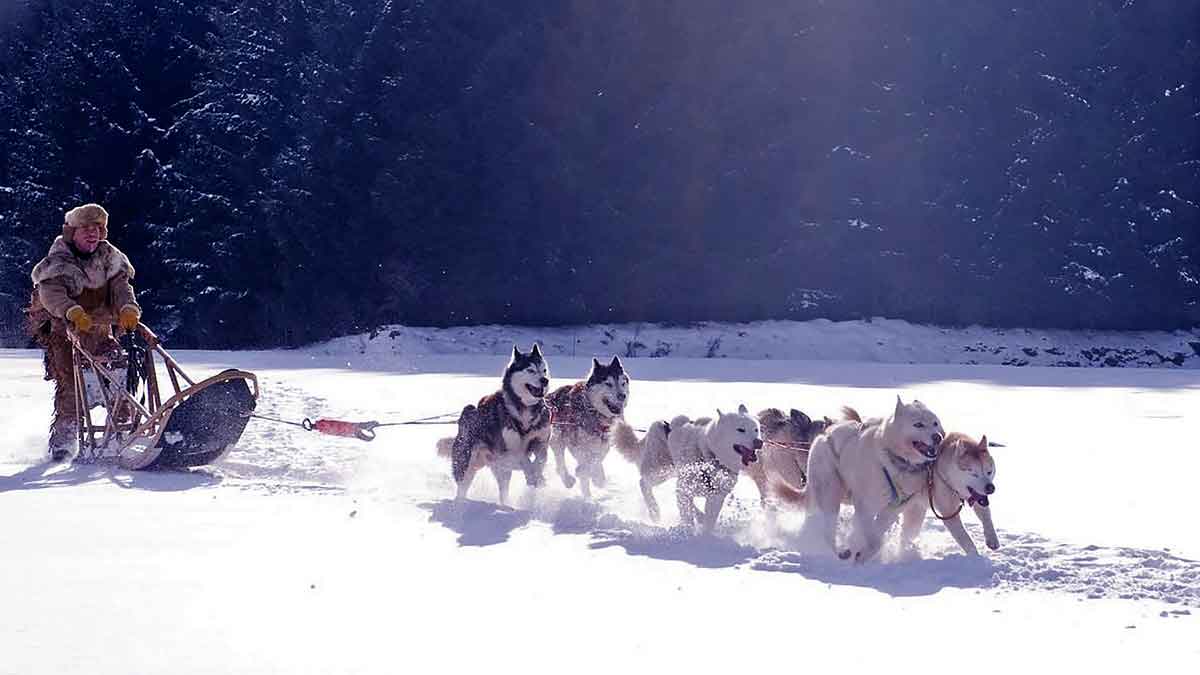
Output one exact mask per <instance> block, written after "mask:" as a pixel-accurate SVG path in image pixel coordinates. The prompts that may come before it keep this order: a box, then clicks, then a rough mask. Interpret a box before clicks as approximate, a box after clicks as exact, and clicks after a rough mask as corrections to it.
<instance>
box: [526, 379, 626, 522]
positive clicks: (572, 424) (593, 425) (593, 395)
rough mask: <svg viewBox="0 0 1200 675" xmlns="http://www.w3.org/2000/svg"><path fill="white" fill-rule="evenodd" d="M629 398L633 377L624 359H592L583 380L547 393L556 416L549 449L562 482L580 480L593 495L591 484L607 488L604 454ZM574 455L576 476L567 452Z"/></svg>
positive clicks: (581, 486)
mask: <svg viewBox="0 0 1200 675" xmlns="http://www.w3.org/2000/svg"><path fill="white" fill-rule="evenodd" d="M628 402H629V375H628V374H626V372H625V367H624V366H623V365H622V364H621V359H619V358H617V357H615V356H614V357H613V360H612V362H610V363H609V364H608V365H604V364H602V363H600V361H598V360H596V359H592V369H591V371H590V372H589V373H588V376H587V379H585V380H583V381H582V382H576V383H575V384H571V385H567V386H565V387H559V388H558V389H555V390H554V391H553V392H551V393H550V395H549V396H547V397H546V403H547V405H548V406H549V407H550V412H551V415H552V418H553V423H552V425H551V426H552V429H551V431H550V449H551V450H553V451H554V464H555V467H556V468H557V470H558V475H559V477H560V478H561V479H562V482H563V485H565V486H566V487H567V488H571V487H573V486H574V485H575V480H576V477H578V479H579V491H580V492H581V493H583V498H584V499H591V496H592V492H591V485H593V484H594V485H595V486H596V487H600V488H603V487H604V486H605V484H606V483H607V482H608V479H607V476H605V474H604V458H605V456H607V455H608V450H609V447H610V444H609V433H610V431H611V429H612V424H613V421H614V420H616V419H620V417H621V415H622V414H623V413H624V412H625V406H626V404H627V403H628ZM567 450H570V451H571V456H572V457H573V458H574V459H575V465H576V466H575V474H576V475H575V476H572V475H571V472H570V471H569V470H568V469H567V458H566V451H567Z"/></svg>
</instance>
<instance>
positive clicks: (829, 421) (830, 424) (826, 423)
mask: <svg viewBox="0 0 1200 675" xmlns="http://www.w3.org/2000/svg"><path fill="white" fill-rule="evenodd" d="M825 426H826V427H831V426H833V420H831V419H829V415H826V416H825Z"/></svg>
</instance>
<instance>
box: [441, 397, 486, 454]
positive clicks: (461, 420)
mask: <svg viewBox="0 0 1200 675" xmlns="http://www.w3.org/2000/svg"><path fill="white" fill-rule="evenodd" d="M476 410H477V408H476V407H475V406H473V405H468V406H466V407H464V408H463V409H462V412H461V413H460V414H459V416H458V434H457V435H456V436H453V437H450V438H439V439H438V442H437V454H438V457H445V458H447V459H449V458H452V457H454V444H455V443H457V442H458V437H459V436H462V435H463V427H464V426H470V425H471V422H473V421H474V419H475V411H476Z"/></svg>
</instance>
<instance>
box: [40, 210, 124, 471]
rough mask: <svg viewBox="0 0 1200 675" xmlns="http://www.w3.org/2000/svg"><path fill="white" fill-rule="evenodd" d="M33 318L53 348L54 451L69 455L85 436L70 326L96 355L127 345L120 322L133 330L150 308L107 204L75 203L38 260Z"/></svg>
mask: <svg viewBox="0 0 1200 675" xmlns="http://www.w3.org/2000/svg"><path fill="white" fill-rule="evenodd" d="M31 276H32V278H33V296H32V298H31V299H30V307H29V323H30V331H31V333H32V334H33V337H34V338H35V339H36V340H37V341H38V343H39V344H40V345H41V346H42V348H43V349H45V350H46V355H45V365H46V379H47V380H53V381H54V421H53V422H52V424H51V427H50V457H51V459H53V460H54V461H62V460H64V459H67V458H69V457H70V456H72V455H73V454H74V452H75V447H76V441H77V437H78V432H77V426H76V425H77V421H78V415H77V413H76V401H75V378H74V370H73V366H72V359H71V343H70V341H69V340H68V338H67V331H71V332H73V333H75V334H76V335H78V336H79V339H80V343H81V344H82V345H83V347H84V348H85V349H87V350H88V351H89V352H90V353H92V354H93V355H96V356H104V355H113V356H116V355H118V354H119V352H120V345H119V344H118V343H117V341H116V340H115V339H114V338H113V332H112V326H113V324H114V323H115V324H117V325H118V326H119V327H120V328H121V330H123V331H130V330H133V329H134V328H136V327H137V325H138V321H139V320H140V319H141V316H142V309H141V307H140V306H138V304H137V300H136V299H135V297H134V293H133V286H131V285H130V283H129V282H130V280H131V279H133V266H132V265H131V264H129V258H126V257H125V254H124V253H121V252H120V251H119V250H117V247H116V246H113V245H112V244H110V243H109V242H108V212H107V211H105V210H104V208H103V207H101V206H100V205H99V204H84V205H83V206H77V207H75V208H73V209H71V210H70V211H67V214H66V219H65V221H64V222H63V230H62V236H61V237H58V238H56V239H55V240H54V243H53V244H52V245H51V246H50V252H49V253H47V254H46V257H45V258H43V259H42V261H41V262H39V263H38V264H37V265H36V266H35V267H34V268H33V274H32V275H31Z"/></svg>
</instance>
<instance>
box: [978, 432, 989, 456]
mask: <svg viewBox="0 0 1200 675" xmlns="http://www.w3.org/2000/svg"><path fill="white" fill-rule="evenodd" d="M987 451H988V439H987V434H984V435H983V437H982V438H980V439H979V454H981V455H982V454H985V453H986V452H987Z"/></svg>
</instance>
